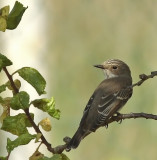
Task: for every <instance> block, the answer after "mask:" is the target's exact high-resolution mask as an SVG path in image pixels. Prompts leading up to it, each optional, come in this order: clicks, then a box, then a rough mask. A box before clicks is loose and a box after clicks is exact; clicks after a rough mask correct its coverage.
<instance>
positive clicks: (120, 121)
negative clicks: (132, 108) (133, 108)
mask: <svg viewBox="0 0 157 160" xmlns="http://www.w3.org/2000/svg"><path fill="white" fill-rule="evenodd" d="M116 114H117V117H118V116H120V115H121V114H120V113H119V112H116ZM118 123H119V124H121V123H122V119H120V120H119V121H118Z"/></svg>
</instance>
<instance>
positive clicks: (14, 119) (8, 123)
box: [1, 113, 34, 136]
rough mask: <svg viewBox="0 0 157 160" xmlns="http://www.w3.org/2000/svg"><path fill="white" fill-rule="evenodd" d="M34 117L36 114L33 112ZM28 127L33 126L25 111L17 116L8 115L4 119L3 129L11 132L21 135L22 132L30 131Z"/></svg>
mask: <svg viewBox="0 0 157 160" xmlns="http://www.w3.org/2000/svg"><path fill="white" fill-rule="evenodd" d="M31 117H32V119H34V115H33V114H31ZM26 127H32V125H31V123H30V122H29V120H28V118H27V116H26V115H25V114H24V113H20V114H18V115H16V116H8V117H6V118H5V119H4V120H3V125H2V127H1V129H2V130H4V131H7V132H10V133H12V134H14V135H17V136H20V135H22V134H25V133H28V130H27V128H26Z"/></svg>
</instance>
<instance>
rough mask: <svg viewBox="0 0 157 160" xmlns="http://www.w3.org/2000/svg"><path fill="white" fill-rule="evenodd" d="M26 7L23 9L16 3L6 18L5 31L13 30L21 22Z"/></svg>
mask: <svg viewBox="0 0 157 160" xmlns="http://www.w3.org/2000/svg"><path fill="white" fill-rule="evenodd" d="M27 8H28V7H23V5H22V4H21V3H20V2H18V1H16V2H15V4H14V7H13V9H12V10H11V12H10V13H9V15H8V18H7V29H15V28H16V27H17V26H18V24H19V23H20V21H21V18H22V16H23V14H24V12H25V10H26V9H27Z"/></svg>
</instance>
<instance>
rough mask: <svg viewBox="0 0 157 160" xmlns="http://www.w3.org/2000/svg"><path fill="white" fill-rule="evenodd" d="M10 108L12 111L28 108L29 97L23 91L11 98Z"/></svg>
mask: <svg viewBox="0 0 157 160" xmlns="http://www.w3.org/2000/svg"><path fill="white" fill-rule="evenodd" d="M10 107H11V108H12V109H14V110H18V109H23V110H24V109H26V108H29V95H28V93H27V92H25V91H21V92H19V93H17V94H16V95H14V96H13V98H12V99H11V102H10Z"/></svg>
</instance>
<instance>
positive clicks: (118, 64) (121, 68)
mask: <svg viewBox="0 0 157 160" xmlns="http://www.w3.org/2000/svg"><path fill="white" fill-rule="evenodd" d="M95 67H98V68H101V69H103V70H104V73H105V74H106V76H107V78H111V77H117V76H130V77H131V71H130V68H129V66H128V65H127V64H126V63H124V62H123V61H121V60H119V59H109V60H107V61H105V62H104V63H103V64H102V65H95Z"/></svg>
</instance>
